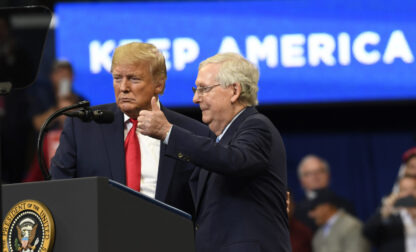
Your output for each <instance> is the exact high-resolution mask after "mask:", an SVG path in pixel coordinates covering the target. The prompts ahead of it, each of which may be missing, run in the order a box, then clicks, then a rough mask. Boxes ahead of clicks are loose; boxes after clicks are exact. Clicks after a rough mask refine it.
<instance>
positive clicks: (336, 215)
mask: <svg viewBox="0 0 416 252" xmlns="http://www.w3.org/2000/svg"><path fill="white" fill-rule="evenodd" d="M340 215H341V210H338V211H337V212H336V213H335V214H334V215H332V217H331V218H329V220H328V221H327V222H326V224H325V225H326V226H328V227H332V225H334V223H335V222H336V221H337V220H338V218H339V216H340Z"/></svg>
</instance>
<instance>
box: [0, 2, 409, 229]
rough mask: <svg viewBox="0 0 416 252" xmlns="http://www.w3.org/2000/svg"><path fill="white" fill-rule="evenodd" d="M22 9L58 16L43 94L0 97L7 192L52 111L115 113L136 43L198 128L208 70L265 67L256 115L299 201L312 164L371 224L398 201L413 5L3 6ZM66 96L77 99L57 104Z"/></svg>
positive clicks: (169, 102) (175, 105) (167, 100)
mask: <svg viewBox="0 0 416 252" xmlns="http://www.w3.org/2000/svg"><path fill="white" fill-rule="evenodd" d="M24 5H44V6H47V7H48V8H50V9H51V10H53V11H54V16H53V20H52V25H51V27H50V30H49V33H48V37H47V41H46V44H45V47H44V54H43V58H42V61H41V66H40V69H39V73H38V76H37V78H36V81H35V83H34V84H33V85H32V86H31V87H30V88H29V89H26V90H14V91H13V92H12V93H11V94H10V95H8V96H7V97H4V98H3V97H0V99H1V100H0V117H2V124H1V126H2V127H1V130H2V132H1V133H2V136H1V139H2V146H3V149H2V157H3V159H2V180H3V183H16V182H21V181H23V180H25V179H26V181H28V178H27V176H28V174H29V173H30V172H29V171H30V167H31V166H33V165H34V163H35V162H34V151H35V139H36V137H37V131H38V130H39V125H40V122H42V117H41V116H40V115H42V114H43V116H45V115H47V113H46V114H45V112H47V111H48V109H50V108H53V107H56V106H60V105H62V106H63V104H67V103H71V102H75V101H76V100H79V99H83V98H85V99H87V100H89V101H91V103H92V104H93V105H96V104H102V103H110V102H114V101H115V99H114V95H113V90H112V77H111V75H110V73H109V69H110V66H111V55H112V51H113V49H114V48H115V47H117V46H118V45H121V44H123V43H128V42H131V41H143V42H149V43H153V44H155V45H156V46H157V47H158V48H159V49H160V50H161V51H162V52H163V53H164V55H165V57H166V59H167V67H168V80H167V84H166V91H165V94H164V95H163V97H162V98H161V101H162V103H163V104H164V105H165V106H167V107H170V108H172V109H174V110H176V111H179V112H181V113H184V114H186V115H189V116H191V117H194V118H196V119H200V112H199V109H198V108H197V107H196V106H195V105H193V104H192V96H193V93H192V90H191V87H192V86H193V85H194V81H195V77H196V74H197V69H198V63H199V62H200V61H201V60H203V59H205V58H207V57H209V56H211V55H214V54H216V53H218V52H225V51H231V52H237V53H240V54H242V55H243V56H245V57H247V58H248V59H249V60H250V61H252V62H253V63H255V64H257V66H258V67H259V69H260V82H259V106H258V109H259V110H260V111H261V112H262V113H264V114H266V115H267V116H268V117H269V118H270V119H271V120H272V121H273V123H274V124H275V125H276V127H277V128H278V129H279V131H280V133H281V134H282V137H283V139H284V142H285V146H286V152H287V168H288V184H289V188H290V190H291V191H292V196H293V197H294V199H295V201H302V200H303V199H304V198H305V192H304V189H305V188H303V187H302V186H301V183H300V182H299V176H298V165H299V162H300V161H301V159H302V158H303V157H304V156H306V155H308V154H315V155H317V156H319V157H321V158H323V159H325V160H326V161H327V163H328V164H329V167H330V182H329V187H330V188H331V189H332V190H333V191H334V192H335V193H337V194H338V195H340V196H342V197H343V198H345V199H347V200H348V201H350V202H351V203H352V204H353V205H354V207H355V215H356V216H357V217H358V218H359V219H361V220H363V221H365V220H366V219H368V218H369V217H370V216H371V215H372V214H373V213H374V211H375V210H376V208H377V207H378V206H380V202H381V199H382V197H383V196H386V195H388V194H389V193H390V192H391V190H392V188H393V184H394V183H395V182H396V180H397V177H398V173H399V168H400V166H401V165H402V164H403V163H404V161H403V160H402V155H403V153H404V152H405V151H406V150H408V149H409V148H411V147H414V146H416V116H415V114H416V113H415V111H416V63H415V56H416V30H415V29H414V27H415V26H416V18H415V17H414V13H416V3H415V2H414V1H413V0H405V1H387V0H377V1H375V0H367V1H358V0H350V1H341V0H314V1H307V0H281V1H195V0H194V1H157V2H155V1H135V2H131V1H118V2H109V1H77V2H74V1H55V0H45V1H40V0H38V1H34V0H33V1H29V0H26V1H23V0H22V1H19V0H9V1H7V0H6V1H5V0H2V1H1V5H0V6H1V7H7V6H24ZM28 43H30V41H28ZM56 60H61V61H59V62H58V63H56ZM67 63H70V65H69V66H68V64H67ZM59 71H60V72H59ZM54 83H55V84H54ZM56 85H59V88H58V89H56ZM54 87H55V88H54ZM57 90H58V91H57ZM59 92H61V93H59ZM62 93H66V94H68V93H70V94H71V96H70V99H67V100H65V101H64V102H63V103H62V104H58V103H61V101H60V100H59V99H58V98H57V97H60V94H62ZM58 100H59V101H58ZM65 102H66V103H65ZM43 120H44V119H43ZM56 127H57V128H59V126H56ZM55 138H56V139H55V140H53V139H52V140H51V141H52V143H51V145H54V144H55V145H56V142H57V141H58V140H57V139H59V136H58V137H56V136H55ZM51 155H53V151H52V154H51ZM29 180H30V178H29Z"/></svg>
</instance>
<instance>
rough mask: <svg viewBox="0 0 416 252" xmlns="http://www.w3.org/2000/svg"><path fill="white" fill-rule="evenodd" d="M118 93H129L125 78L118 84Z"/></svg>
mask: <svg viewBox="0 0 416 252" xmlns="http://www.w3.org/2000/svg"><path fill="white" fill-rule="evenodd" d="M120 91H121V92H123V93H128V92H129V91H130V85H129V82H128V81H127V78H123V79H122V81H121V83H120Z"/></svg>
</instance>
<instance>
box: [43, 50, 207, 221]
mask: <svg viewBox="0 0 416 252" xmlns="http://www.w3.org/2000/svg"><path fill="white" fill-rule="evenodd" d="M111 73H112V76H113V87H114V93H115V97H116V103H111V104H104V105H99V106H97V107H94V108H93V109H101V110H103V111H111V112H113V113H114V121H113V122H112V123H109V124H97V123H95V122H91V123H84V122H82V121H80V120H79V119H76V118H68V119H67V120H66V121H65V125H64V129H63V132H62V134H61V138H60V144H59V147H58V150H57V151H56V154H55V156H54V157H53V159H52V162H51V175H52V178H53V179H62V178H72V177H87V176H104V177H108V178H110V179H112V180H115V181H118V182H120V183H123V184H126V185H127V186H128V187H130V188H132V189H133V190H136V191H140V192H141V193H143V194H145V195H147V196H149V197H151V198H155V199H157V200H160V201H162V202H165V203H167V204H169V205H172V206H174V207H176V208H179V209H181V210H183V211H185V212H188V213H190V214H193V213H194V207H193V202H192V196H191V192H190V188H189V184H188V183H189V177H190V175H191V172H192V171H193V169H192V165H189V164H187V163H186V162H183V161H181V160H177V159H175V158H173V157H169V156H168V155H166V153H167V147H166V145H164V144H163V143H162V142H161V141H159V140H156V139H153V138H150V137H147V136H145V135H143V134H141V133H140V132H138V128H137V118H138V116H139V113H140V112H141V111H145V110H150V109H151V108H152V107H151V99H152V97H154V99H155V104H156V106H158V108H160V109H161V111H163V112H164V113H165V115H166V117H167V118H168V119H169V120H170V121H171V122H173V123H175V124H176V125H179V126H180V127H182V128H184V129H187V130H189V131H190V132H192V133H194V134H199V135H204V136H205V137H209V136H210V134H212V133H211V132H210V131H209V129H208V128H207V127H206V126H205V125H204V124H202V123H200V122H198V121H196V120H194V119H191V118H188V117H186V116H184V115H181V114H178V113H176V112H174V111H172V110H169V109H167V108H165V107H163V106H162V104H161V103H160V102H159V99H158V98H159V95H161V94H162V93H163V91H164V89H165V82H166V78H167V71H166V65H165V58H164V57H163V55H162V53H161V52H160V51H159V50H158V49H157V48H156V47H155V46H154V45H151V44H147V43H139V42H133V43H129V44H126V45H122V46H119V47H117V48H116V49H115V51H114V54H113V58H112V66H111ZM174 141H175V140H172V142H174ZM178 141H179V142H180V143H182V142H184V139H179V140H178Z"/></svg>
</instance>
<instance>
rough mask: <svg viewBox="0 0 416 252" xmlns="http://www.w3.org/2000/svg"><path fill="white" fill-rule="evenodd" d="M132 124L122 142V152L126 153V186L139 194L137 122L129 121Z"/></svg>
mask: <svg viewBox="0 0 416 252" xmlns="http://www.w3.org/2000/svg"><path fill="white" fill-rule="evenodd" d="M130 122H132V123H133V127H131V129H130V131H129V133H128V134H127V137H126V140H125V141H124V151H125V153H126V182H127V183H126V184H127V186H128V187H130V188H131V189H133V190H136V191H138V192H140V173H141V160H140V144H139V139H138V138H137V135H136V128H137V120H134V119H131V118H130Z"/></svg>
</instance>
